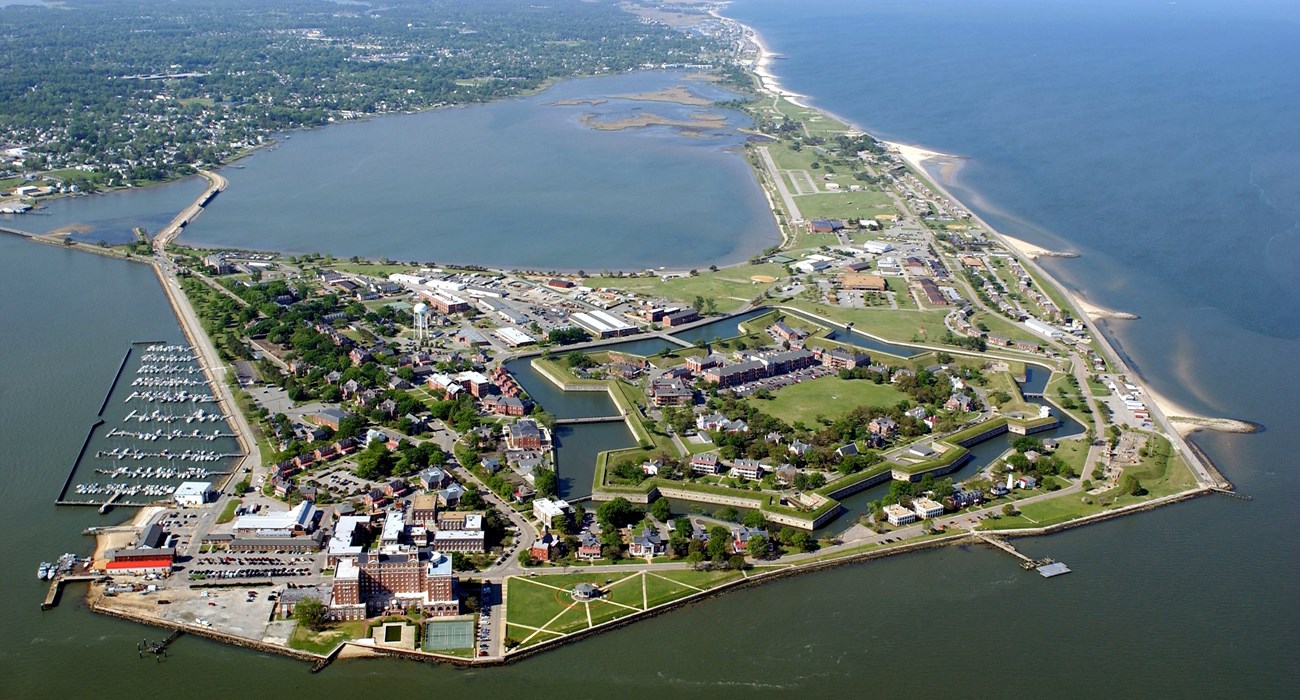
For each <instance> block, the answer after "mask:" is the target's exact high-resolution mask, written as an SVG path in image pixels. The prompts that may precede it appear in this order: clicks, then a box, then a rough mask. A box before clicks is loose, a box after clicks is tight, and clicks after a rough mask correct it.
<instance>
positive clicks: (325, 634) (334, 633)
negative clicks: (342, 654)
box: [289, 620, 366, 654]
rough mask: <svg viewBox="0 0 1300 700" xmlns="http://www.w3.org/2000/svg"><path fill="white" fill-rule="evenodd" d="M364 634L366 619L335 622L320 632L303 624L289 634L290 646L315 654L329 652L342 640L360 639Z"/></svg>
mask: <svg viewBox="0 0 1300 700" xmlns="http://www.w3.org/2000/svg"><path fill="white" fill-rule="evenodd" d="M364 636H366V621H365V620H352V621H349V622H339V623H335V624H333V625H331V626H330V627H329V628H328V629H324V630H321V631H320V632H313V631H311V630H309V629H307V628H306V627H303V626H302V625H298V626H297V627H295V628H294V630H293V634H291V635H289V646H290V647H291V648H293V649H299V650H301V651H309V652H311V653H313V654H328V653H330V652H331V651H333V650H334V647H336V646H338V645H339V643H340V642H345V641H347V640H349V639H360V638H362V637H364Z"/></svg>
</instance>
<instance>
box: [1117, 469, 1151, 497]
mask: <svg viewBox="0 0 1300 700" xmlns="http://www.w3.org/2000/svg"><path fill="white" fill-rule="evenodd" d="M1119 490H1120V491H1121V492H1123V493H1127V494H1128V495H1130V496H1142V495H1144V494H1146V492H1147V490H1146V489H1144V488H1142V482H1141V481H1138V478H1137V477H1136V476H1133V475H1132V474H1125V475H1124V476H1122V477H1120V479H1119Z"/></svg>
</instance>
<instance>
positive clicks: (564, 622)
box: [546, 603, 588, 634]
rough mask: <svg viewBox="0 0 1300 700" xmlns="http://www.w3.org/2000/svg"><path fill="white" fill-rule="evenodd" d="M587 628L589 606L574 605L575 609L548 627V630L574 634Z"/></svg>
mask: <svg viewBox="0 0 1300 700" xmlns="http://www.w3.org/2000/svg"><path fill="white" fill-rule="evenodd" d="M587 626H588V625H587V606H586V605H583V604H582V603H574V604H573V607H572V608H569V609H568V610H567V611H566V612H565V613H564V614H563V615H560V616H559V617H558V618H556V620H555V622H552V623H551V624H549V625H547V626H546V630H547V631H548V632H558V633H560V634H572V633H574V632H577V631H578V630H585V629H587Z"/></svg>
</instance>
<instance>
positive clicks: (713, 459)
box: [691, 452, 721, 475]
mask: <svg viewBox="0 0 1300 700" xmlns="http://www.w3.org/2000/svg"><path fill="white" fill-rule="evenodd" d="M720 466H721V465H720V463H719V462H718V455H717V454H715V453H713V452H706V453H704V454H698V455H694V456H692V457H691V472H692V473H694V474H699V475H706V474H717V473H718V472H719V471H720Z"/></svg>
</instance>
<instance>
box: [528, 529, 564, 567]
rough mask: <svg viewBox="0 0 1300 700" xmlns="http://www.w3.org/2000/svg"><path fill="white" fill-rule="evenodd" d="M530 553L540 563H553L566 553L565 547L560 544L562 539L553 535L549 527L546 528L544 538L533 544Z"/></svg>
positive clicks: (539, 538) (543, 533)
mask: <svg viewBox="0 0 1300 700" xmlns="http://www.w3.org/2000/svg"><path fill="white" fill-rule="evenodd" d="M529 552H530V553H531V554H532V555H533V558H534V559H537V560H538V561H551V560H553V559H559V558H560V556H561V555H562V554H563V552H564V546H563V544H562V543H561V542H560V538H559V537H556V536H555V535H554V534H552V533H551V529H550V528H549V527H548V528H544V529H543V532H542V536H541V537H538V538H537V540H536V541H534V542H533V546H532V548H531V549H530V550H529Z"/></svg>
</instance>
